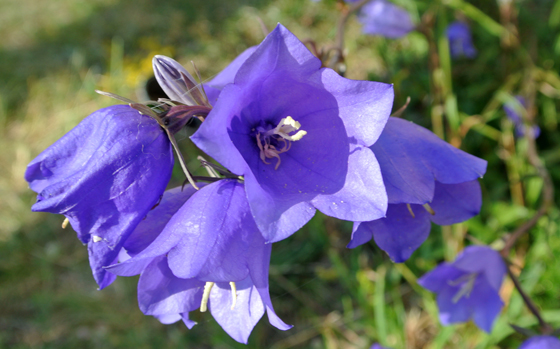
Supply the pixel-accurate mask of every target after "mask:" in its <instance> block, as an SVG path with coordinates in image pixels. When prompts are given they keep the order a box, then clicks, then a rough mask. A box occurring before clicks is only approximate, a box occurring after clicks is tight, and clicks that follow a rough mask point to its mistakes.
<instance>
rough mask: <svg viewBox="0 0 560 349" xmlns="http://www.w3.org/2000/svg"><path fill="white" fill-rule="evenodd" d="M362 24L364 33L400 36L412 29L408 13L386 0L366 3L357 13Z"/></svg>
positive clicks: (391, 36)
mask: <svg viewBox="0 0 560 349" xmlns="http://www.w3.org/2000/svg"><path fill="white" fill-rule="evenodd" d="M358 20H359V21H360V22H361V23H362V24H363V25H364V27H363V29H362V31H363V32H364V34H370V35H381V36H385V37H387V38H392V39H394V38H400V37H402V36H405V35H406V34H408V33H409V32H411V31H412V30H414V27H415V26H414V23H412V19H411V18H410V14H409V13H408V12H407V11H406V10H404V9H402V8H400V7H398V6H397V5H394V4H392V3H391V2H389V1H386V0H372V1H370V2H368V3H366V4H365V5H364V6H363V7H362V8H361V9H360V13H359V14H358Z"/></svg>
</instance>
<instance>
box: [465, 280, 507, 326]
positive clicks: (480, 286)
mask: <svg viewBox="0 0 560 349" xmlns="http://www.w3.org/2000/svg"><path fill="white" fill-rule="evenodd" d="M469 299H471V300H472V304H473V307H474V313H473V321H474V323H475V324H476V325H477V326H478V327H479V328H480V329H482V330H484V331H486V332H488V333H490V332H492V325H493V324H494V321H495V320H496V318H497V317H498V315H499V314H500V311H501V310H502V307H503V306H504V302H502V299H501V298H500V295H499V294H498V292H497V291H496V290H495V289H494V288H493V287H492V286H491V285H490V284H489V283H488V281H487V279H486V278H485V277H484V276H483V275H479V276H478V278H477V281H476V284H475V286H474V289H473V291H472V294H471V295H470V296H469Z"/></svg>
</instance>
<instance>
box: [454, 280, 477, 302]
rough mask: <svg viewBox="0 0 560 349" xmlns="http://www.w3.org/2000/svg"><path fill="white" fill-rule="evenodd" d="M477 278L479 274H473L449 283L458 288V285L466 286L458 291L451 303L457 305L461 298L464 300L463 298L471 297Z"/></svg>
mask: <svg viewBox="0 0 560 349" xmlns="http://www.w3.org/2000/svg"><path fill="white" fill-rule="evenodd" d="M477 276H478V273H471V274H466V275H463V276H461V277H460V278H458V279H456V280H453V281H449V282H448V284H449V285H450V286H457V285H460V284H462V283H464V285H463V286H461V288H460V289H459V291H457V293H456V294H455V295H454V296H453V298H452V299H451V302H453V303H454V304H455V303H457V302H458V301H459V300H460V299H461V298H463V296H464V297H466V298H469V297H470V295H471V292H472V290H473V287H474V282H475V281H476V277H477Z"/></svg>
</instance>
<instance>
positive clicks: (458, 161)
mask: <svg viewBox="0 0 560 349" xmlns="http://www.w3.org/2000/svg"><path fill="white" fill-rule="evenodd" d="M371 149H372V150H373V152H374V154H375V156H376V158H377V160H378V161H379V166H380V167H381V174H382V175H383V182H384V183H385V188H386V189H387V196H388V199H389V207H388V209H387V216H386V217H385V218H381V219H378V220H374V221H369V222H356V223H355V224H354V230H353V233H352V240H351V242H350V244H349V245H348V247H350V248H354V247H357V246H359V245H361V244H364V243H366V242H368V241H369V240H371V239H372V238H373V239H374V240H375V242H376V244H377V245H378V246H379V247H380V248H381V249H382V250H384V251H385V252H387V253H388V254H389V256H390V257H391V259H392V260H393V261H394V262H397V263H401V262H404V261H405V260H407V259H408V258H409V257H410V255H411V254H412V253H413V252H414V251H415V250H416V249H417V248H418V247H419V246H420V245H421V244H422V243H423V242H424V241H425V240H426V238H427V237H428V235H429V233H430V229H431V224H430V222H434V223H436V224H439V225H449V224H455V223H459V222H463V221H465V220H467V219H469V218H471V217H473V216H475V215H477V214H478V212H479V211H480V206H481V203H482V199H481V194H480V186H479V184H478V181H477V178H479V177H482V175H483V174H484V173H485V172H486V161H484V160H482V159H479V158H477V157H475V156H472V155H470V154H467V153H465V152H463V151H461V150H459V149H457V148H455V147H453V146H451V145H450V144H448V143H446V142H444V141H443V140H441V139H440V138H439V137H437V136H436V135H435V134H433V133H432V132H430V131H429V130H427V129H425V128H423V127H421V126H418V125H415V124H414V123H412V122H409V121H406V120H403V119H399V118H393V117H392V118H389V120H388V121H387V125H386V126H385V129H384V130H383V133H382V134H381V136H380V137H379V139H378V140H377V142H376V143H375V144H374V145H373V146H371ZM423 206H424V207H423Z"/></svg>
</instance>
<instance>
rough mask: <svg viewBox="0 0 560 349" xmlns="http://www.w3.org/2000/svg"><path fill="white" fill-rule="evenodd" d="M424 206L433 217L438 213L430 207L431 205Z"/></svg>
mask: <svg viewBox="0 0 560 349" xmlns="http://www.w3.org/2000/svg"><path fill="white" fill-rule="evenodd" d="M422 206H424V208H425V209H426V211H428V212H429V213H430V214H431V215H432V216H433V215H435V214H436V211H434V210H433V209H432V208H431V207H430V205H428V204H424V205H422Z"/></svg>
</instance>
